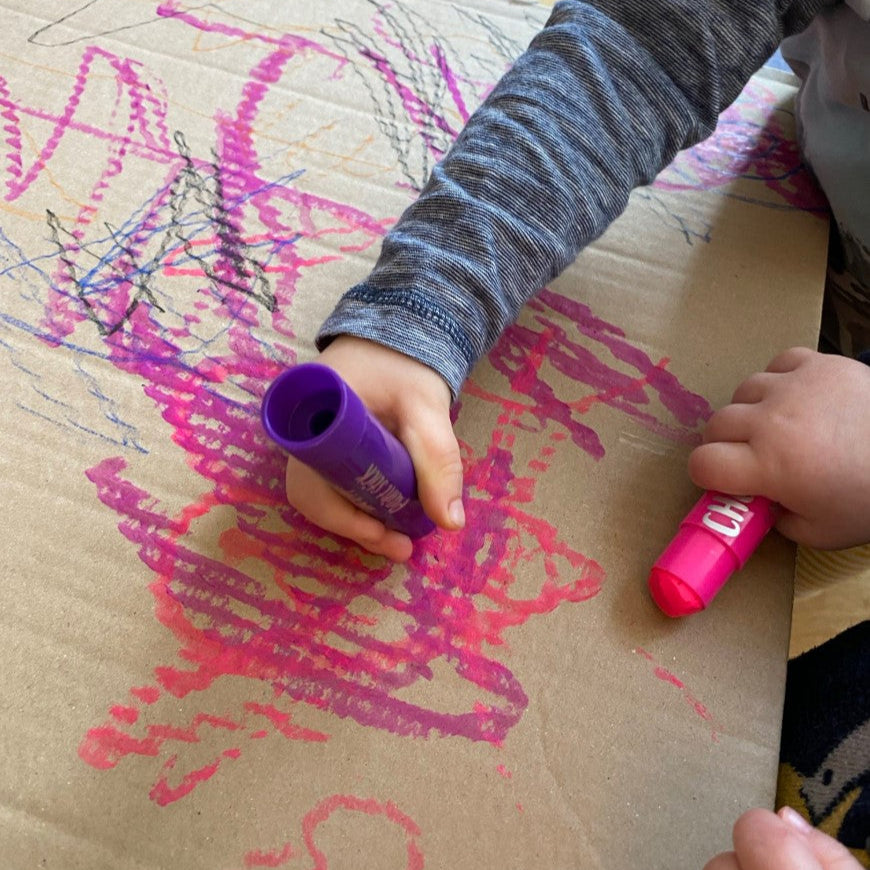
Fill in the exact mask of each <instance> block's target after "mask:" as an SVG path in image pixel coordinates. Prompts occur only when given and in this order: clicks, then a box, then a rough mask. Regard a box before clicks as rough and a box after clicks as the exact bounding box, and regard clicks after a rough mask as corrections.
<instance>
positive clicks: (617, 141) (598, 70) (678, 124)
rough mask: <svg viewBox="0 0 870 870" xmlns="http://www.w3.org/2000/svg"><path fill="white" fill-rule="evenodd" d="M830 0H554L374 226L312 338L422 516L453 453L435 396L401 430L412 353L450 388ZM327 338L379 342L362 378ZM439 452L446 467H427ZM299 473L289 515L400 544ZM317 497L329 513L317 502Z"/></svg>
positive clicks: (443, 482) (438, 513)
mask: <svg viewBox="0 0 870 870" xmlns="http://www.w3.org/2000/svg"><path fill="white" fill-rule="evenodd" d="M830 2H831V0H754V2H746V0H708V2H695V0H594V2H585V3H583V2H576V0H564V2H560V3H558V4H557V5H556V6H555V8H554V10H553V13H552V16H551V18H550V20H549V22H548V23H547V25H546V27H545V28H544V29H543V30H542V32H541V33H540V34H538V36H536V37H535V39H534V40H533V42H532V44H531V46H530V47H529V50H528V51H527V52H526V53H525V54H523V56H522V57H521V58H520V59H519V60H518V61H517V63H516V65H515V66H514V68H513V69H512V70H511V71H510V72H508V73H507V74H506V75H505V76H504V77H503V79H502V80H501V81H500V82H499V84H498V85H497V86H496V88H495V89H494V91H493V92H492V94H491V95H490V96H489V97H488V98H487V100H486V101H485V102H484V104H483V105H482V106H481V107H480V109H478V110H477V111H476V112H475V113H474V115H473V116H472V117H471V119H470V120H469V122H468V123H467V125H466V126H465V128H464V129H463V131H462V132H461V133H460V135H459V137H458V139H457V141H456V143H455V144H454V146H453V148H452V149H451V150H450V152H449V153H448V154H447V156H446V157H445V158H444V160H443V161H442V162H441V163H440V164H439V165H438V166H437V167H436V169H435V170H434V171H433V174H432V177H431V178H430V179H429V182H428V183H427V185H426V187H425V189H424V190H423V192H422V194H421V195H420V197H419V199H418V200H417V201H416V202H415V203H414V204H413V205H411V206H410V207H409V209H408V210H407V211H406V212H405V214H404V215H403V216H402V217H401V218H400V220H399V221H398V223H397V224H396V226H395V227H394V228H393V230H392V231H391V232H390V233H389V234H388V235H387V237H386V238H385V240H384V243H383V248H382V251H381V255H380V258H379V260H378V263H377V265H376V267H375V269H374V270H373V272H372V273H371V275H369V277H368V278H367V279H366V280H365V281H363V282H362V283H361V284H358V285H356V286H355V287H353V288H352V289H351V290H350V291H349V292H348V293H347V294H346V295H345V296H344V298H343V299H342V300H341V302H340V303H339V305H338V307H337V308H336V310H335V312H334V313H333V314H332V316H331V317H330V318H329V319H328V320H327V322H326V323H325V324H324V326H323V328H322V329H321V331H320V334H319V335H318V339H317V340H318V346H319V347H320V348H321V349H323V348H327V350H326V351H325V352H324V355H323V359H322V361H323V362H326V363H329V364H333V361H334V364H335V365H336V367H337V368H339V367H340V374H342V375H344V376H345V378H346V379H348V380H349V381H351V384H352V386H354V388H355V389H356V390H357V392H358V393H359V394H360V395H361V397H362V398H363V400H364V401H365V402H367V404H369V406H370V407H372V408H373V409H374V410H375V411H376V413H378V414H380V415H381V416H382V417H383V418H384V419H385V421H386V422H387V425H388V426H391V427H392V428H394V430H397V431H399V435H400V438H403V439H404V440H405V441H406V446H408V447H409V449H410V451H411V454H412V458H413V459H414V462H415V466H416V467H417V472H418V475H419V476H420V477H421V478H422V480H423V484H422V486H423V493H422V499H423V504H424V506H425V507H426V509H427V511H428V512H429V513H430V516H431V517H432V518H433V519H434V520H435V521H436V522H437V523H439V525H442V526H444V527H447V528H455V527H456V523H455V522H451V521H449V519H448V512H449V506H450V504H451V503H453V502H454V501H455V499H456V497H457V494H458V489H457V487H458V486H459V482H458V480H459V479H458V475H457V474H456V472H455V471H454V470H453V469H454V467H455V457H456V456H457V455H458V451H457V450H456V445H455V440H451V439H452V435H451V436H450V438H448V437H447V435H446V430H447V427H448V426H449V419H448V417H447V404H449V399H448V403H447V404H445V403H444V402H443V401H442V400H441V399H440V398H439V399H438V403H437V407H439V408H440V417H439V418H438V423H437V424H427V425H434V428H433V429H432V430H431V431H433V432H435V433H436V434H435V436H434V441H433V442H432V444H431V445H430V442H429V440H428V439H427V438H426V437H425V436H424V435H422V434H420V435H418V434H417V433H422V430H421V429H420V427H419V424H416V423H415V422H414V421H415V420H418V419H420V420H422V419H431V416H432V414H433V410H432V409H433V407H434V406H433V404H432V399H430V398H429V397H428V393H427V394H426V397H424V396H423V394H420V397H419V398H418V396H417V394H416V393H415V392H413V391H411V390H410V389H408V385H409V384H410V383H411V382H412V380H413V378H414V377H417V378H419V377H420V375H419V371H420V370H419V369H418V368H415V367H413V366H411V365H410V363H411V361H412V359H413V360H418V361H420V362H421V363H423V364H425V366H426V367H428V368H427V369H426V371H427V372H430V373H431V374H430V375H429V376H428V377H427V378H426V379H425V380H427V381H429V380H431V387H430V391H431V394H432V395H433V396H434V394H435V393H438V392H439V391H441V392H443V388H444V385H446V388H447V390H448V393H447V395H448V396H449V397H452V398H455V397H456V395H458V393H459V390H460V388H461V386H462V383H463V381H464V380H465V378H466V377H467V375H468V372H469V371H470V369H471V367H472V366H473V365H474V364H475V363H476V362H477V360H478V359H479V358H480V357H481V356H482V355H483V354H484V353H485V352H486V351H487V350H488V349H489V348H490V347H491V346H492V344H493V343H494V342H495V341H496V339H497V338H498V336H499V335H500V334H501V332H502V330H503V329H504V328H505V327H506V326H507V325H508V324H509V323H511V322H512V321H513V320H514V319H515V318H516V316H517V313H518V312H519V309H520V308H521V307H522V305H523V304H524V303H525V302H526V300H527V299H529V297H530V296H532V294H533V293H535V292H536V291H537V290H538V289H539V288H540V287H541V286H543V285H544V284H546V283H547V282H548V281H549V280H551V279H552V278H553V277H555V276H556V275H558V274H559V273H560V272H561V271H562V269H564V268H565V267H566V266H567V265H568V264H569V263H570V262H572V261H573V259H574V258H575V257H576V255H577V253H578V251H579V250H580V249H581V248H582V247H584V246H585V245H586V244H588V243H589V242H590V241H592V240H593V239H595V238H596V237H597V236H599V235H600V234H601V233H602V232H603V231H604V230H605V229H606V228H607V226H608V225H609V224H610V223H611V222H612V221H613V220H614V219H615V218H616V217H617V216H618V215H619V214H620V213H621V212H622V211H623V209H624V208H625V206H626V203H627V201H628V196H629V193H630V192H631V190H632V189H633V188H634V187H636V186H637V185H640V184H645V183H648V182H650V181H651V180H652V179H653V178H654V177H655V176H656V175H657V174H658V172H660V171H661V169H662V168H663V167H664V166H666V165H667V164H668V163H669V162H670V161H671V160H672V159H673V157H674V156H675V154H676V153H677V151H678V150H680V149H681V148H686V147H689V146H690V145H693V144H695V143H696V142H698V141H700V140H701V139H703V138H704V137H705V136H707V135H709V134H710V133H711V132H712V131H713V129H714V128H715V125H716V121H717V118H718V115H719V113H720V112H721V111H722V110H723V109H724V108H725V107H726V106H728V105H729V104H730V103H731V102H732V101H733V100H734V99H735V98H736V97H737V95H738V94H739V92H740V90H741V89H742V88H743V86H744V85H745V83H746V82H747V81H748V79H749V77H750V76H751V75H752V73H753V72H754V71H755V70H756V69H757V68H759V67H760V66H761V65H762V64H763V63H764V61H765V60H766V59H767V57H769V55H770V54H771V53H772V52H773V50H774V49H775V48H776V46H777V45H778V44H779V42H780V41H781V39H782V38H783V36H785V35H787V34H789V33H792V32H795V31H797V30H799V29H801V28H802V27H804V26H806V24H807V23H808V22H809V21H810V20H811V18H812V17H813V15H814V14H815V13H816V12H817V11H818V10H819V9H820V8H822V7H823V6H825V5H828V4H829V3H830ZM338 336H355V337H358V338H360V339H368V340H369V342H377V343H378V344H379V345H382V346H383V347H382V348H375V347H374V346H373V345H371V344H369V345H366V351H365V357H366V371H367V372H368V378H369V379H368V380H367V381H365V382H363V381H361V380H360V379H359V378H358V377H355V370H356V369H357V366H356V365H355V362H354V360H353V359H352V357H354V356H355V354H356V351H355V350H354V351H350V350H342V351H341V352H340V353H337V356H336V357H333V356H332V355H331V353H332V352H333V351H332V347H331V346H330V347H327V346H329V345H330V342H333V341H334V340H335V339H336V337H338ZM347 347H348V348H349V347H351V346H350V345H348V346H347ZM353 347H355V348H356V349H357V350H358V349H359V348H360V347H363V345H359V344H357V345H353ZM386 348H390V349H392V350H393V351H398V352H400V353H401V354H403V355H404V357H402V358H401V359H402V360H404V359H405V357H407V358H408V362H402V363H401V364H400V363H399V362H397V357H396V355H395V354H394V353H389V352H387V350H386ZM406 372H407V374H406ZM436 372H437V375H435V374H434V373H436ZM439 376H440V378H441V379H442V381H441V384H440V385H439V383H438V381H437V380H432V378H433V377H434V378H438V377H439ZM427 431H429V430H427ZM415 438H416V441H414V443H409V441H408V439H412V440H413V439H415ZM432 450H435V451H436V452H437V451H441V452H442V453H443V454H444V455H447V454H449V456H450V457H451V458H450V461H449V462H443V461H442V460H441V459H439V458H437V457H434V456H433V457H430V455H429V454H430V451H432ZM439 455H440V454H439ZM442 465H443V466H444V467H446V468H448V469H450V471H449V472H447V473H445V475H444V476H443V479H441V478H440V477H439V473H438V471H437V469H438V468H439V467H441V466H442ZM431 469H436V470H435V471H432V470H431ZM433 475H434V477H433ZM300 476H301V478H300ZM302 478H304V479H305V480H306V484H307V486H306V487H301V488H300V487H299V486H298V482H299V480H300V479H302ZM314 483H315V482H314V481H313V480H311V479H309V476H308V475H306V473H305V472H304V471H303V470H301V469H299V468H298V467H297V466H296V464H295V463H294V462H292V461H291V463H290V464H289V466H288V498H289V500H290V502H291V504H293V505H295V506H296V507H297V508H299V509H300V510H301V511H302V512H303V513H304V514H305V515H306V516H308V517H309V518H311V519H313V520H314V521H315V522H317V523H318V524H319V525H321V526H323V527H325V528H327V529H329V530H330V531H333V532H336V533H339V534H343V535H346V536H348V537H351V538H352V539H354V540H357V541H358V542H360V543H362V544H363V545H364V546H366V547H368V548H370V549H375V550H377V551H379V552H385V553H387V554H388V555H391V556H392V557H393V558H397V557H398V558H402V557H405V556H407V555H408V554H409V553H410V542H409V541H408V540H407V539H404V538H402V536H398V538H397V537H396V535H395V533H387V532H386V531H385V530H384V529H383V527H381V526H377V527H375V526H373V525H372V523H373V522H374V521H369V520H368V518H365V517H361V516H357V515H356V514H351V513H349V510H350V508H349V507H348V506H345V505H342V504H339V503H338V502H336V500H335V498H334V497H333V495H332V494H328V493H327V492H326V490H325V489H324V487H325V484H322V482H320V481H319V480H318V481H317V483H318V485H316V486H315V485H314ZM317 493H319V494H320V496H321V500H320V501H318V502H317V504H323V505H329V507H328V508H322V509H321V508H317V506H316V505H315V499H314V495H313V494H317ZM326 499H328V501H327V500H326Z"/></svg>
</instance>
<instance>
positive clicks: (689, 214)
mask: <svg viewBox="0 0 870 870" xmlns="http://www.w3.org/2000/svg"><path fill="white" fill-rule="evenodd" d="M3 10H4V11H3V29H2V33H0V50H2V59H3V60H2V65H0V105H2V116H3V134H2V144H0V151H2V156H3V161H2V218H0V233H2V235H0V270H2V271H0V402H2V413H0V425H2V450H0V469H2V480H3V492H4V497H3V499H2V503H0V523H2V526H0V527H2V530H3V535H2V539H0V566H2V586H0V589H2V591H0V600H2V607H0V632H2V648H3V665H2V668H0V697H2V704H3V712H2V718H0V745H2V747H3V775H2V777H0V866H2V867H4V868H9V870H17V868H22V870H23V868H32V867H44V868H57V870H79V868H82V870H84V868H87V870H98V868H113V870H121V868H130V870H132V868H137V870H146V868H147V870H156V868H167V870H169V868H171V870H200V868H202V870H205V868H208V870H218V868H220V870H243V868H256V867H281V868H287V870H310V868H312V867H313V868H320V870H325V868H328V870H342V868H354V870H368V868H371V870H399V868H414V870H418V868H424V867H425V868H451V870H467V868H469V870H470V868H499V870H514V868H515V870H520V868H522V870H527V868H530V867H548V868H560V870H562V868H564V870H568V868H584V870H590V868H596V867H600V868H607V870H620V868H625V870H628V868H635V867H644V868H648V870H652V868H667V870H676V868H700V867H701V866H702V865H703V863H704V862H705V861H706V860H707V859H708V858H709V857H710V856H711V855H712V854H714V853H715V852H716V851H719V850H721V849H724V848H726V847H727V846H728V843H729V840H730V828H731V825H732V823H733V821H734V819H735V818H736V816H737V815H738V813H739V812H741V811H742V810H744V809H746V808H748V807H750V806H753V805H759V804H760V805H764V804H770V803H771V801H772V796H773V790H774V781H775V768H776V758H777V747H778V739H779V717H780V709H781V702H782V692H783V682H784V674H785V659H786V651H787V644H788V631H789V613H790V600H791V598H790V596H791V577H792V569H793V552H792V549H791V548H790V546H788V545H787V544H786V543H785V542H784V541H783V540H782V539H780V538H778V537H777V536H775V535H774V536H771V537H770V538H768V540H767V541H765V543H764V544H763V545H762V548H761V550H760V551H759V552H758V554H757V556H756V557H755V558H754V559H753V560H752V562H751V563H750V565H749V566H748V567H747V568H746V569H745V570H744V571H743V572H742V573H741V574H740V576H739V577H737V578H735V579H734V580H733V581H732V582H731V583H730V584H729V586H728V587H727V588H726V589H725V590H724V591H723V593H722V594H721V595H720V597H719V598H718V599H717V601H716V603H715V606H713V607H712V608H711V609H710V610H708V611H707V612H705V613H702V614H700V615H697V616H695V617H693V618H691V619H687V620H683V621H672V620H669V619H667V618H666V617H664V616H662V615H661V614H660V613H659V612H658V611H657V610H656V608H655V606H654V605H653V603H652V602H651V601H650V599H649V597H648V595H647V593H646V575H647V571H648V569H649V566H650V565H651V563H652V561H653V560H654V558H655V557H656V555H657V554H658V552H659V551H660V550H661V549H662V548H663V546H664V545H665V544H666V543H667V541H668V540H669V539H670V537H671V536H672V534H673V533H674V531H675V529H676V526H677V523H678V522H679V520H680V519H681V517H682V516H683V515H684V513H685V511H686V510H687V509H688V508H689V506H690V505H691V504H692V502H693V501H694V499H695V498H696V497H697V493H696V491H695V490H694V488H693V487H692V485H691V484H690V482H689V481H688V479H687V475H686V471H685V462H686V457H687V455H688V453H689V451H690V449H691V446H692V444H694V443H696V441H697V438H698V433H699V431H700V428H701V426H702V424H703V421H704V419H705V418H706V416H707V415H708V414H709V413H710V410H711V408H713V407H715V406H717V405H719V404H721V403H723V402H725V401H727V399H728V397H729V396H730V393H731V391H732V390H733V388H734V387H735V386H736V384H737V383H738V382H739V381H740V380H741V379H742V378H743V377H744V376H746V375H747V374H749V373H751V372H752V371H754V370H756V369H757V368H759V367H763V366H764V365H765V364H766V363H767V361H768V359H769V358H770V357H771V356H773V354H774V353H776V352H777V351H779V350H781V349H784V348H785V347H787V346H790V345H793V344H809V345H812V344H813V343H814V342H815V336H816V331H817V324H818V317H819V308H820V292H821V290H820V288H821V278H822V273H823V261H824V251H825V242H826V234H827V230H826V223H825V219H824V213H823V209H822V207H821V204H820V201H819V197H818V194H817V193H816V192H815V190H814V189H813V187H812V183H811V181H810V179H809V176H808V174H807V172H806V171H805V170H804V169H803V168H802V167H801V166H800V163H799V159H798V156H797V149H796V146H795V144H794V131H793V123H792V121H793V119H792V113H791V109H790V107H789V105H790V104H789V101H790V98H791V96H792V87H791V86H790V85H788V84H783V83H782V82H780V81H778V80H774V79H768V78H765V77H758V78H757V79H756V80H755V81H753V82H752V84H751V85H750V86H749V88H748V89H747V92H746V93H745V94H744V95H743V96H742V97H741V99H740V100H739V101H738V103H737V104H736V105H735V106H734V107H732V108H731V109H729V110H728V112H727V113H726V114H725V116H724V117H723V119H722V122H721V124H720V127H719V130H718V131H717V133H716V135H715V136H714V137H713V138H712V139H711V140H710V141H709V142H707V143H705V144H704V145H702V146H700V147H698V148H697V149H695V150H693V151H692V152H689V153H686V154H683V155H681V156H680V157H679V159H678V160H677V161H676V163H675V164H674V166H672V167H670V168H669V169H668V170H667V171H666V172H665V173H664V174H663V175H662V176H661V178H660V179H659V180H658V181H657V182H656V183H655V184H654V185H653V186H651V187H650V188H648V189H645V190H642V191H638V192H637V193H636V195H635V196H634V197H633V200H632V204H631V206H630V209H629V211H628V212H627V214H626V215H625V216H624V217H623V218H622V219H621V220H620V221H619V222H618V223H617V224H615V225H614V226H613V227H612V229H611V230H610V231H609V232H608V233H607V234H606V235H605V236H604V237H603V238H602V239H601V240H600V241H599V242H598V243H597V244H595V245H594V246H593V247H592V248H590V249H589V250H588V251H586V252H585V253H584V254H583V255H582V256H581V257H580V259H579V260H578V262H577V263H576V264H575V265H574V266H573V267H572V268H571V269H569V270H568V271H567V272H566V273H565V274H564V275H563V276H562V277H560V279H559V280H558V281H556V282H555V283H554V284H553V285H552V286H551V287H549V288H547V289H546V290H545V291H543V292H542V294H541V295H540V296H539V297H538V298H537V299H536V301H535V302H534V303H533V304H531V305H530V306H529V307H528V308H527V310H525V311H524V312H523V315H522V317H521V320H520V322H519V323H518V324H517V325H516V326H514V327H513V328H511V329H510V330H509V332H508V333H507V334H506V335H505V336H504V338H503V340H502V341H501V342H500V343H499V345H498V346H497V347H496V348H495V350H494V351H493V352H492V354H491V355H490V357H489V358H488V359H487V360H486V361H484V362H483V363H481V364H480V365H479V366H478V368H477V369H476V370H475V372H474V374H473V377H472V379H471V380H470V382H469V383H468V385H467V389H466V390H465V392H464V394H463V396H462V398H461V402H460V403H459V406H458V409H457V422H456V427H457V432H458V434H459V436H460V438H461V441H462V445H463V451H464V459H465V464H466V482H467V510H468V515H469V527H468V529H467V531H466V532H464V533H463V534H461V535H458V536H447V535H436V536H433V537H432V538H430V539H427V540H426V541H425V542H424V543H423V544H421V545H420V546H419V547H418V549H417V551H416V554H415V557H414V559H413V560H412V562H411V563H410V564H409V565H408V566H403V567H392V566H390V565H388V564H385V563H384V562H382V561H380V560H378V559H375V558H372V557H367V556H364V555H362V554H361V553H360V552H359V551H358V550H356V549H354V548H352V547H349V546H348V545H347V544H346V542H342V541H338V540H335V539H333V538H330V537H329V536H327V535H325V534H323V533H321V532H319V531H318V530H317V529H314V528H312V527H311V526H309V525H307V524H306V523H304V522H302V521H301V520H300V518H299V517H297V516H295V515H294V514H293V513H292V512H291V511H290V509H289V508H287V507H286V505H285V501H284V493H283V482H282V476H283V457H282V456H281V455H280V453H279V452H278V451H277V449H275V448H274V447H273V446H272V445H270V444H269V443H268V442H267V439H266V438H265V436H264V434H263V433H262V431H261V429H260V424H259V419H258V409H259V402H260V398H261V397H262V394H263V392H264V390H265V388H266V386H267V385H268V383H269V382H270V380H271V379H272V378H273V377H274V376H275V375H277V373H278V372H279V371H281V370H282V369H283V368H284V367H286V366H288V365H291V364H292V363H293V362H294V361H297V360H307V359H311V358H312V357H313V356H314V355H315V352H314V349H313V344H312V339H313V335H314V333H315V331H316V328H317V326H318V325H319V323H320V322H321V321H322V319H323V318H324V317H325V316H326V315H327V314H328V312H329V311H330V309H331V308H332V306H333V304H334V302H335V300H336V299H337V298H338V296H339V295H340V294H341V293H342V292H343V291H344V290H345V289H346V288H347V287H348V286H349V285H350V284H352V283H353V282H355V281H357V280H359V279H360V278H362V277H363V276H364V275H365V274H366V272H367V270H368V268H369V267H370V266H371V264H372V263H373V261H374V258H375V256H376V254H377V251H378V246H379V244H380V240H381V238H382V236H383V233H384V232H385V229H386V228H387V227H389V226H390V225H391V223H392V222H393V221H394V220H395V218H396V216H397V215H398V214H399V213H400V212H401V210H402V209H403V208H404V206H405V205H406V204H407V203H408V202H409V201H410V199H411V198H412V197H413V196H414V195H415V192H416V191H417V190H418V189H419V188H420V186H421V185H422V183H423V182H424V180H425V178H426V176H427V174H428V172H429V171H430V169H431V167H432V165H433V164H434V162H435V161H436V160H437V159H438V157H439V155H440V154H442V153H443V151H444V149H445V148H446V147H447V145H448V143H449V142H450V140H451V139H452V137H453V136H454V135H455V134H456V132H457V131H458V130H459V129H460V128H461V126H462V123H463V121H464V119H465V117H467V113H468V112H469V111H470V110H471V109H472V108H473V107H474V105H476V104H477V103H478V102H479V101H480V100H481V99H482V98H483V96H484V95H485V93H486V92H487V89H488V88H489V87H491V85H492V84H493V83H494V82H495V80H496V79H497V78H498V76H499V75H500V74H501V72H502V71H503V70H504V69H505V68H506V66H507V65H508V64H509V63H510V61H511V60H512V59H513V58H514V57H515V56H516V55H517V54H518V53H519V52H520V51H521V50H522V48H523V47H524V46H525V45H526V44H527V42H528V40H529V38H530V37H531V35H532V34H533V32H534V30H535V28H536V27H537V26H538V25H539V24H541V23H542V21H543V20H544V18H545V16H546V14H547V13H546V10H545V9H543V8H540V7H534V6H528V5H520V4H511V3H507V2H495V0H468V2H466V3H464V4H463V5H462V6H458V5H454V4H451V3H446V2H430V3H426V4H422V5H421V4H413V3H405V2H396V3H390V4H381V3H379V2H367V0H335V2H330V3H298V2H297V3H279V2H260V0H246V2H240V0H221V2H211V3H184V2H180V0H168V2H164V3H156V2H153V0H92V2H89V3H82V4H81V5H80V6H78V5H77V4H72V3H62V2H59V0H54V2H43V3H38V4H34V3H32V2H25V0H5V2H4V3H3Z"/></svg>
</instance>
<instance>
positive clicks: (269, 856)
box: [244, 843, 295, 870]
mask: <svg viewBox="0 0 870 870" xmlns="http://www.w3.org/2000/svg"><path fill="white" fill-rule="evenodd" d="M293 857H295V853H294V851H293V847H292V846H291V845H290V843H287V844H285V845H284V846H283V847H282V848H281V849H275V850H273V851H271V852H261V851H260V850H259V849H252V850H251V851H250V852H248V854H247V855H245V858H244V861H245V863H244V866H245V870H252V868H255V867H283V866H284V865H285V864H287V863H288V862H289V861H290V859H291V858H293Z"/></svg>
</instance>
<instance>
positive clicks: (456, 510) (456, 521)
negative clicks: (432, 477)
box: [447, 498, 465, 529]
mask: <svg viewBox="0 0 870 870" xmlns="http://www.w3.org/2000/svg"><path fill="white" fill-rule="evenodd" d="M447 517H448V518H449V520H450V524H451V525H452V526H454V528H457V529H461V528H462V527H463V526H464V525H465V508H464V507H463V506H462V499H461V498H457V499H454V500H453V501H452V502H450V507H448V508H447Z"/></svg>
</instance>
